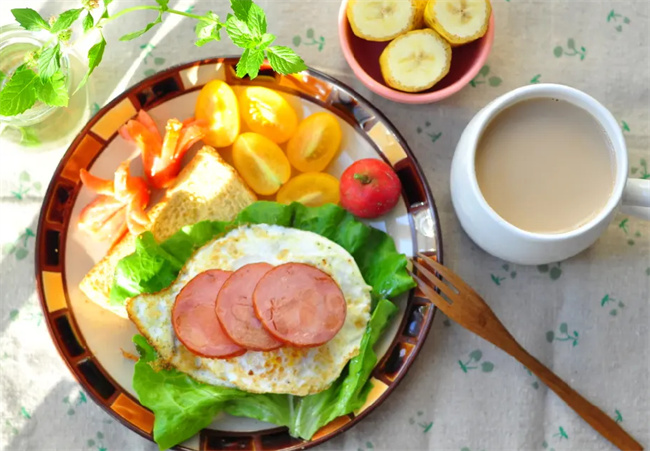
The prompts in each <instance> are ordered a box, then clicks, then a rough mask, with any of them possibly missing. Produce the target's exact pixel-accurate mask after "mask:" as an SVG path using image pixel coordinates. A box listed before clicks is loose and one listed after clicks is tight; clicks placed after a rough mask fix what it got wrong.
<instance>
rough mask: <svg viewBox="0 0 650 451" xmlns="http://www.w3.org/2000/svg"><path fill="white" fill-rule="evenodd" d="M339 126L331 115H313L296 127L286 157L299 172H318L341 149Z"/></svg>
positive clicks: (321, 113) (324, 113) (323, 113)
mask: <svg viewBox="0 0 650 451" xmlns="http://www.w3.org/2000/svg"><path fill="white" fill-rule="evenodd" d="M342 134H343V133H342V131H341V126H340V125H339V121H338V120H337V119H336V117H334V115H333V114H331V113H326V112H320V113H314V114H312V115H311V116H309V117H308V118H306V119H305V120H304V121H302V122H301V123H300V125H299V126H298V130H297V131H296V134H295V135H293V137H292V138H291V139H290V140H289V143H288V144H287V157H288V158H289V162H290V163H291V164H292V166H293V167H294V168H296V169H298V170H299V171H300V172H320V171H322V170H323V169H325V168H326V167H327V165H328V164H330V162H331V161H332V158H334V156H335V155H336V154H337V152H338V151H339V148H340V147H341V136H342Z"/></svg>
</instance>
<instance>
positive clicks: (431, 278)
mask: <svg viewBox="0 0 650 451" xmlns="http://www.w3.org/2000/svg"><path fill="white" fill-rule="evenodd" d="M413 266H415V267H416V268H417V269H418V271H419V272H420V273H421V274H422V276H424V278H425V279H426V280H427V282H429V285H433V287H434V288H437V289H439V290H440V291H442V292H443V293H444V294H445V295H446V296H447V297H448V298H449V299H450V300H451V301H452V302H453V300H454V298H455V297H456V296H457V293H456V292H455V291H454V289H453V288H451V287H450V286H449V285H447V284H446V283H444V282H443V281H442V280H440V279H438V277H436V275H435V274H433V273H432V272H431V271H429V270H428V269H427V268H426V267H425V266H423V265H421V264H420V263H418V262H417V260H413Z"/></svg>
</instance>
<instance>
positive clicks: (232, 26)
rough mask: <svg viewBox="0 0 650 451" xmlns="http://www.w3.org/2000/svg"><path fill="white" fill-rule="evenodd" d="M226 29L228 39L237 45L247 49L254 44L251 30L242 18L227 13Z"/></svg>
mask: <svg viewBox="0 0 650 451" xmlns="http://www.w3.org/2000/svg"><path fill="white" fill-rule="evenodd" d="M226 31H227V32H228V36H229V37H230V40H231V41H232V42H233V44H235V45H236V46H237V47H241V48H243V49H247V48H250V47H254V46H255V41H254V40H253V37H252V36H251V31H250V29H249V28H248V25H246V22H244V21H243V20H241V19H238V18H236V17H235V16H233V15H230V14H229V15H228V19H227V20H226Z"/></svg>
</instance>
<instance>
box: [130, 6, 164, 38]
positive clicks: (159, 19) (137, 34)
mask: <svg viewBox="0 0 650 451" xmlns="http://www.w3.org/2000/svg"><path fill="white" fill-rule="evenodd" d="M162 15H163V12H162V11H159V12H158V17H156V20H154V21H153V22H150V23H148V24H147V26H146V27H144V28H143V29H142V30H138V31H134V32H133V33H127V34H125V35H124V36H122V37H121V38H120V41H131V40H133V39H135V38H138V37H140V36H142V35H143V34H145V33H146V32H147V31H149V30H151V29H152V28H153V27H155V26H156V25H158V24H159V23H161V22H162Z"/></svg>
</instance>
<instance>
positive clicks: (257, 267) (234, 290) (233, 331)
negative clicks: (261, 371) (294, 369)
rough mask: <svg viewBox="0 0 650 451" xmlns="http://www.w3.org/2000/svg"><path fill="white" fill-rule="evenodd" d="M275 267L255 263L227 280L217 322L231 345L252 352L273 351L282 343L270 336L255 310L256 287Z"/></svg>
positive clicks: (221, 297)
mask: <svg viewBox="0 0 650 451" xmlns="http://www.w3.org/2000/svg"><path fill="white" fill-rule="evenodd" d="M272 268H273V266H271V265H269V264H268V263H252V264H249V265H245V266H242V267H241V268H239V269H238V270H237V271H235V272H234V273H232V275H231V276H230V277H229V278H228V280H226V282H225V283H224V284H223V287H222V288H221V291H219V295H218V296H217V305H216V312H217V318H219V322H220V323H221V326H223V329H224V331H225V332H226V334H228V336H229V337H230V339H231V340H232V341H234V342H235V343H237V344H238V345H239V346H242V347H244V348H246V349H250V350H252V351H271V350H273V349H278V348H279V347H280V346H282V344H283V343H282V342H281V341H278V340H276V339H275V338H273V336H272V335H271V334H269V333H268V332H267V331H266V329H265V328H264V326H262V323H261V322H260V320H259V319H258V318H257V317H256V316H255V309H254V308H253V290H254V289H255V285H257V282H258V281H259V280H260V279H261V278H262V276H263V275H264V274H266V273H267V272H268V271H269V270H270V269H272Z"/></svg>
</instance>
